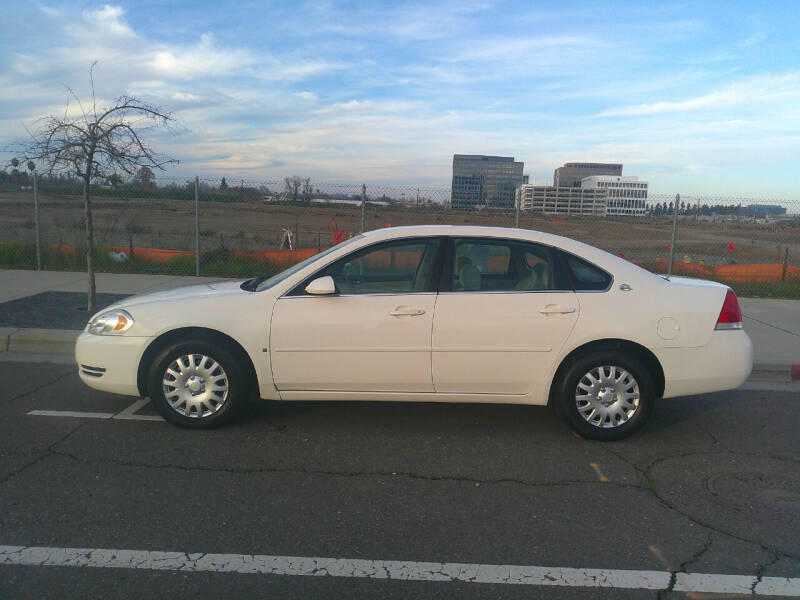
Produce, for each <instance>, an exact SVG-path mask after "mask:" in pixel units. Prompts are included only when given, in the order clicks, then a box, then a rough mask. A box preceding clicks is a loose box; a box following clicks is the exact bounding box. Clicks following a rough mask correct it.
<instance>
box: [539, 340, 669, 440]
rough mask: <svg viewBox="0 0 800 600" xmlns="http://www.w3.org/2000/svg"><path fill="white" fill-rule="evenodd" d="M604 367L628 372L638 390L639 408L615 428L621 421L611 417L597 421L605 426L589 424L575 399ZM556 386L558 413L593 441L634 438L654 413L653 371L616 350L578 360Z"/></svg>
mask: <svg viewBox="0 0 800 600" xmlns="http://www.w3.org/2000/svg"><path fill="white" fill-rule="evenodd" d="M603 366H609V367H610V366H614V367H621V368H623V369H625V370H626V371H628V373H630V374H631V375H632V376H633V378H634V379H635V380H636V383H637V384H638V387H639V404H638V406H637V407H636V409H635V410H633V412H632V413H631V414H630V415H629V416H628V417H627V420H626V421H624V422H621V423H619V424H617V425H614V422H618V419H615V418H612V417H610V416H609V417H607V418H605V419H604V418H603V417H602V416H600V417H598V422H602V423H603V426H601V425H599V424H597V423H594V422H589V420H587V418H584V417H583V416H582V415H581V412H580V411H579V409H578V403H577V400H576V393H577V392H578V389H579V388H578V384H579V383H581V382H582V380H583V378H584V376H585V375H586V374H588V373H590V372H591V371H593V370H594V369H596V368H599V367H603ZM587 381H588V380H583V384H584V385H586V383H587ZM556 385H557V388H556V393H555V395H554V397H553V399H554V401H555V408H556V409H557V411H558V413H559V414H560V415H561V417H562V418H563V419H564V420H565V421H566V422H567V425H569V426H570V427H571V428H572V429H573V431H575V432H576V433H578V434H579V435H581V436H583V437H585V438H589V439H593V440H600V441H613V440H619V439H622V438H624V437H627V436H629V435H631V434H632V433H634V432H635V431H637V430H638V429H639V428H640V427H642V426H643V425H644V424H645V422H646V421H647V419H648V418H649V417H650V414H651V413H652V412H653V406H654V405H655V400H656V397H655V386H654V385H653V377H652V375H651V374H650V371H649V370H648V369H647V368H646V367H645V366H644V365H643V364H642V363H641V361H639V360H638V359H637V358H636V357H635V356H631V355H629V354H626V353H624V352H620V351H617V350H598V351H595V352H592V353H590V354H587V355H585V356H581V357H579V358H577V359H576V360H575V361H573V362H572V364H571V365H570V366H569V367H568V368H567V369H566V371H565V372H564V373H563V375H562V376H561V377H560V381H558V382H556ZM612 397H613V396H612ZM583 402H586V401H583ZM584 406H587V412H589V413H590V414H591V411H590V410H589V409H588V404H584ZM612 421H613V422H612Z"/></svg>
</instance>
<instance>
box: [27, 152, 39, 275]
mask: <svg viewBox="0 0 800 600" xmlns="http://www.w3.org/2000/svg"><path fill="white" fill-rule="evenodd" d="M28 168H30V164H29V165H28ZM31 172H32V173H33V211H34V219H35V221H34V222H35V224H36V270H37V271H41V270H42V234H41V228H40V227H39V178H38V177H37V175H36V171H35V170H33V169H31Z"/></svg>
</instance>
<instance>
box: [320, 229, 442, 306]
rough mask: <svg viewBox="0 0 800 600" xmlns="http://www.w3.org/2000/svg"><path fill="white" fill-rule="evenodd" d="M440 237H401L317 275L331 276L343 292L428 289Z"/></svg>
mask: <svg viewBox="0 0 800 600" xmlns="http://www.w3.org/2000/svg"><path fill="white" fill-rule="evenodd" d="M438 246H439V240H438V239H422V240H400V241H396V242H387V243H384V244H378V245H375V246H371V247H369V248H366V249H364V250H361V251H359V252H355V253H353V254H351V255H349V256H346V257H344V258H341V259H339V260H338V261H336V262H335V263H333V264H331V265H329V266H328V267H326V268H325V269H324V270H323V271H321V272H319V273H317V274H316V275H315V276H314V277H322V276H324V275H330V276H331V277H333V281H334V282H335V283H336V291H337V292H338V293H340V294H407V293H414V292H424V291H427V290H428V289H429V284H430V279H431V277H432V275H433V270H434V263H435V261H436V251H437V249H438Z"/></svg>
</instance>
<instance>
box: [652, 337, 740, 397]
mask: <svg viewBox="0 0 800 600" xmlns="http://www.w3.org/2000/svg"><path fill="white" fill-rule="evenodd" d="M653 353H654V354H655V355H656V357H657V358H658V360H659V361H660V362H661V367H662V368H663V369H664V380H665V383H666V385H665V389H664V398H674V397H676V396H690V395H693V394H706V393H709V392H721V391H723V390H732V389H735V388H737V387H739V386H740V385H742V384H743V383H744V382H745V381H747V378H748V377H750V372H751V371H752V370H753V344H752V342H751V341H750V338H749V337H748V335H747V334H746V333H745V332H744V330H743V329H737V330H732V331H714V333H713V334H712V335H711V340H710V341H709V343H708V344H706V345H705V346H701V347H699V348H658V349H654V350H653Z"/></svg>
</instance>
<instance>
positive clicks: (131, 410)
mask: <svg viewBox="0 0 800 600" xmlns="http://www.w3.org/2000/svg"><path fill="white" fill-rule="evenodd" d="M148 402H150V400H149V399H147V398H140V399H139V400H137V401H136V402H134V403H133V404H131V405H130V406H128V407H127V408H125V409H124V410H121V411H120V412H118V413H116V414H114V413H96V412H83V411H79V410H32V411H30V412H28V414H29V415H33V416H37V417H72V418H83V419H119V420H121V421H163V420H164V419H163V417H160V416H158V415H137V414H136V412H137V411H139V410H140V409H142V408H143V407H144V406H145V405H146V404H147V403H148Z"/></svg>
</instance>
